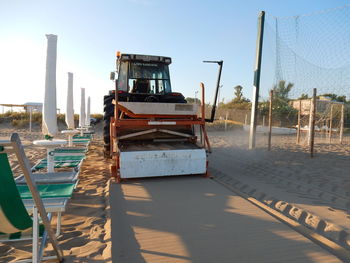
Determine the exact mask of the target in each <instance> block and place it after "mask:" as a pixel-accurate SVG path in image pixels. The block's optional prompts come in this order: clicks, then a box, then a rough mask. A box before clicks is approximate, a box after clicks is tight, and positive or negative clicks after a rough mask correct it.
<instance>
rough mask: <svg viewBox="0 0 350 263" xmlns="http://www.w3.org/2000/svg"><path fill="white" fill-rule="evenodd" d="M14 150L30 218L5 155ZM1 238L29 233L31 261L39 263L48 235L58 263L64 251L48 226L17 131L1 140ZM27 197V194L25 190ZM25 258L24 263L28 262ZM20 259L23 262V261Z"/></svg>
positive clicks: (11, 238)
mask: <svg viewBox="0 0 350 263" xmlns="http://www.w3.org/2000/svg"><path fill="white" fill-rule="evenodd" d="M13 152H14V153H15V154H16V156H17V159H18V161H19V164H20V166H21V168H22V171H23V174H24V176H25V178H26V181H27V183H28V186H27V189H28V191H29V192H30V196H31V197H32V200H33V208H32V211H33V218H32V217H31V216H30V215H29V214H28V212H27V210H26V208H25V206H24V204H23V201H22V198H21V196H20V192H19V190H18V188H17V186H16V184H15V181H14V177H13V174H12V170H11V167H10V164H9V161H8V157H7V154H8V153H13ZM0 167H1V169H0V232H1V234H0V238H3V239H5V240H6V239H7V240H13V239H16V240H17V239H20V238H21V237H23V236H24V234H28V233H31V234H29V238H31V239H32V243H33V250H32V251H33V254H32V259H31V261H32V262H41V260H42V259H43V258H42V256H43V253H44V248H45V245H46V241H47V237H48V238H49V240H50V242H51V244H52V247H53V250H54V251H55V254H56V256H55V257H54V258H57V259H58V261H59V262H62V261H63V253H62V250H61V249H60V247H59V245H58V242H57V239H56V236H55V234H54V232H53V229H52V228H51V224H50V219H49V216H48V215H47V211H46V210H45V207H44V205H43V201H42V199H41V197H40V195H39V192H38V191H37V185H36V183H35V181H32V179H31V172H30V166H29V162H28V159H27V158H26V156H25V153H24V150H23V147H22V145H21V142H20V140H19V136H18V134H16V133H15V134H12V136H11V140H10V141H0ZM27 195H28V196H29V194H28V193H27ZM39 215H40V218H41V221H42V227H41V228H42V230H43V231H41V232H43V233H42V239H41V244H40V247H39V228H40V226H39ZM31 261H27V262H31ZM22 262H23V261H22Z"/></svg>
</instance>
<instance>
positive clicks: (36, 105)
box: [23, 102, 43, 112]
mask: <svg viewBox="0 0 350 263" xmlns="http://www.w3.org/2000/svg"><path fill="white" fill-rule="evenodd" d="M23 106H24V110H25V111H26V112H29V111H30V108H31V109H32V112H42V111H43V104H42V103H41V102H27V103H24V104H23Z"/></svg>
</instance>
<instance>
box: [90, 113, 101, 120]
mask: <svg viewBox="0 0 350 263" xmlns="http://www.w3.org/2000/svg"><path fill="white" fill-rule="evenodd" d="M91 118H95V119H96V120H97V121H101V120H102V119H103V114H99V113H96V114H91Z"/></svg>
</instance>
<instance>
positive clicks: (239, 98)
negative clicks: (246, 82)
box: [233, 85, 243, 102]
mask: <svg viewBox="0 0 350 263" xmlns="http://www.w3.org/2000/svg"><path fill="white" fill-rule="evenodd" d="M233 89H234V90H235V92H234V94H235V98H234V99H233V100H235V101H237V102H240V101H242V98H243V94H242V90H243V87H242V86H240V85H237V86H236V87H234V88H233Z"/></svg>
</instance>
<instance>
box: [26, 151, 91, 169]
mask: <svg viewBox="0 0 350 263" xmlns="http://www.w3.org/2000/svg"><path fill="white" fill-rule="evenodd" d="M84 159H85V156H84V155H63V156H55V157H54V162H55V163H54V167H55V168H74V169H75V170H76V171H78V170H79V168H80V166H81V164H82V162H83V160H84ZM45 168H47V159H42V160H40V161H39V162H37V163H36V164H35V165H34V166H33V167H32V171H38V170H41V169H45Z"/></svg>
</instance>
